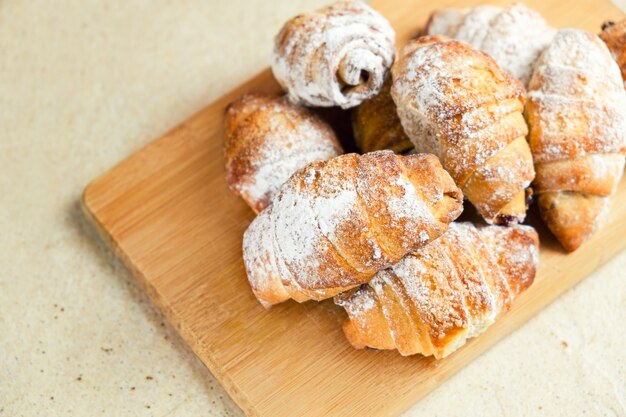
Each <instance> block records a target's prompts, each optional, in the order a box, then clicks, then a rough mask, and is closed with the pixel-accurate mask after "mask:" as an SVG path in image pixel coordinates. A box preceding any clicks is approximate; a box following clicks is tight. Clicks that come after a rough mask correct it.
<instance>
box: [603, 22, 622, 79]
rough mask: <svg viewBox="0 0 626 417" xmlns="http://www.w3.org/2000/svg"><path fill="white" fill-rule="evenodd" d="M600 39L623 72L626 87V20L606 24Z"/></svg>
mask: <svg viewBox="0 0 626 417" xmlns="http://www.w3.org/2000/svg"><path fill="white" fill-rule="evenodd" d="M600 38H601V39H602V40H603V41H604V43H606V46H608V47H609V50H610V51H611V54H612V55H613V58H615V60H616V61H617V65H619V67H620V69H621V70H622V79H623V80H624V87H626V19H624V20H622V21H620V22H617V23H615V22H606V23H605V24H603V25H602V33H600Z"/></svg>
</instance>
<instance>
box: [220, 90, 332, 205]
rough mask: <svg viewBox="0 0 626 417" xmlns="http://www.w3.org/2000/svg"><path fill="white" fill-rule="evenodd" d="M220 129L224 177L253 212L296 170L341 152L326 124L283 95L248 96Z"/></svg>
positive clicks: (231, 110)
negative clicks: (222, 140)
mask: <svg viewBox="0 0 626 417" xmlns="http://www.w3.org/2000/svg"><path fill="white" fill-rule="evenodd" d="M224 125H225V137H224V156H225V160H226V179H227V180H228V184H229V186H230V188H231V189H232V190H233V191H234V192H235V193H236V194H238V195H240V196H241V197H242V198H243V199H244V200H245V201H246V202H247V203H248V205H249V206H250V207H251V208H252V209H253V210H254V211H255V212H256V213H258V212H260V211H261V210H263V209H264V208H265V207H266V206H267V205H268V204H269V203H270V202H271V201H272V198H273V196H274V193H275V192H276V191H277V190H278V188H279V187H280V186H281V185H282V184H283V183H284V182H285V181H287V179H288V178H289V177H290V176H291V175H292V174H293V173H294V172H296V171H297V170H298V169H300V168H302V167H303V166H305V165H306V164H308V163H309V162H313V161H318V160H325V159H330V158H332V157H335V156H337V155H340V154H341V153H343V152H342V149H341V145H340V144H339V141H338V140H337V137H336V136H335V133H334V132H333V130H332V129H331V127H330V126H328V125H327V124H326V123H325V122H324V121H323V120H322V119H320V118H319V117H317V116H316V115H314V114H313V113H311V112H310V111H309V110H307V109H305V108H303V107H299V106H296V105H294V104H291V103H290V102H289V101H288V100H287V98H286V97H284V96H283V97H277V96H272V95H268V94H246V95H244V96H242V97H241V98H239V99H238V100H237V101H235V102H234V103H232V104H231V105H230V106H229V107H228V110H227V112H226V119H225V121H224Z"/></svg>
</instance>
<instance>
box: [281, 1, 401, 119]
mask: <svg viewBox="0 0 626 417" xmlns="http://www.w3.org/2000/svg"><path fill="white" fill-rule="evenodd" d="M394 43H395V32H394V31H393V29H392V27H391V25H390V24H389V22H387V20H386V19H385V18H384V17H382V16H381V15H380V14H379V13H378V12H376V11H374V10H373V9H372V8H370V7H369V6H367V5H366V4H365V3H362V2H360V1H355V0H346V1H339V2H337V3H335V4H333V5H331V6H328V7H326V8H323V9H321V10H318V11H317V12H313V13H306V14H301V15H298V16H296V17H294V18H293V19H291V20H289V21H288V22H287V23H286V24H285V25H284V26H283V28H282V29H281V31H280V32H279V34H278V35H277V36H276V40H275V45H274V53H273V55H272V71H273V73H274V77H276V80H277V81H278V82H279V84H280V85H281V86H282V87H283V88H284V89H285V90H286V91H287V93H288V95H289V98H290V99H291V100H292V101H293V102H294V103H298V104H304V105H309V106H320V107H330V106H340V107H342V108H344V109H345V108H350V107H354V106H356V105H358V104H359V103H361V102H362V101H363V100H365V99H367V98H370V97H372V96H374V95H375V94H377V93H378V92H379V91H380V88H381V87H382V85H383V82H384V80H385V78H386V76H387V73H388V71H389V68H390V67H391V64H392V63H393V58H394V51H395V49H394V48H395V45H394Z"/></svg>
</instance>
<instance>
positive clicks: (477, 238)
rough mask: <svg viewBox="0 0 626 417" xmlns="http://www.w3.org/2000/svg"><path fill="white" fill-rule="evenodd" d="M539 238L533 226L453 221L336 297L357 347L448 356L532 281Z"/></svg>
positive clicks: (351, 339)
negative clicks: (434, 237) (423, 243)
mask: <svg viewBox="0 0 626 417" xmlns="http://www.w3.org/2000/svg"><path fill="white" fill-rule="evenodd" d="M538 255H539V252H538V237H537V232H535V230H534V229H533V228H532V227H528V226H519V225H516V226H512V227H501V226H486V227H482V228H476V227H475V226H474V225H472V224H471V223H452V224H450V227H449V229H448V231H447V232H446V233H445V234H444V235H443V236H441V237H440V238H439V239H437V240H435V241H434V242H432V243H430V244H429V245H427V246H424V247H423V248H421V249H419V250H417V251H415V252H412V253H410V254H409V255H407V256H406V257H405V258H404V259H402V260H401V261H400V262H398V263H397V264H396V265H394V266H393V267H391V268H388V269H385V270H383V271H380V272H379V273H378V274H376V276H375V277H374V278H373V279H372V280H371V281H370V282H369V283H368V284H365V285H362V286H361V287H360V288H358V289H356V290H351V291H348V292H346V293H343V294H340V295H338V296H337V297H335V302H336V303H337V304H339V305H340V306H342V307H343V308H345V309H346V312H347V313H348V317H349V318H348V320H347V321H346V322H345V323H344V325H343V330H344V333H345V335H346V337H347V338H348V340H349V341H350V343H351V344H352V345H353V346H354V347H355V348H357V349H363V348H364V347H371V348H376V349H397V350H398V351H399V352H400V354H402V355H414V354H417V353H420V354H422V355H425V356H429V355H434V356H435V358H437V359H439V358H443V357H445V356H447V355H449V354H450V353H452V352H454V351H455V350H456V349H458V348H459V347H460V346H462V345H463V344H465V342H466V341H467V339H469V338H471V337H476V336H478V335H479V334H481V333H482V332H484V331H485V330H486V329H487V328H488V327H489V326H490V325H491V324H492V323H493V322H494V321H495V320H496V318H497V317H498V316H499V315H501V314H502V313H503V312H505V311H507V310H508V309H509V307H510V306H511V302H512V301H513V299H514V298H515V297H516V296H517V295H518V294H519V293H521V292H522V291H524V290H525V289H526V288H528V287H529V286H530V285H531V284H532V283H533V280H534V278H535V273H536V270H537V264H538Z"/></svg>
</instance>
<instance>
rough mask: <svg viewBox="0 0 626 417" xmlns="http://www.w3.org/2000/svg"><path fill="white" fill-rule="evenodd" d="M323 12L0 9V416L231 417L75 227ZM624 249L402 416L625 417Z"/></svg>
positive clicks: (283, 8) (59, 6)
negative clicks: (131, 162)
mask: <svg viewBox="0 0 626 417" xmlns="http://www.w3.org/2000/svg"><path fill="white" fill-rule="evenodd" d="M322 3H324V1H321V0H301V1H293V0H292V1H287V0H280V1H276V2H272V7H268V3H265V2H254V3H253V2H246V1H243V0H231V1H229V2H216V1H213V2H202V1H195V0H183V1H178V2H171V1H165V0H154V1H151V2H147V1H143V0H128V1H125V2H117V3H116V4H115V5H113V4H112V3H111V4H109V2H97V1H88V2H83V1H78V0H62V1H59V2H51V1H48V2H45V1H41V2H24V1H22V2H20V1H16V0H6V1H2V2H0V126H1V127H2V133H0V416H10V417H14V416H15V417H17V416H40V415H46V416H67V415H76V416H87V415H90V416H93V415H120V416H121V415H124V416H127V415H128V416H143V415H145V416H148V415H150V416H152V415H156V416H182V415H194V416H241V415H242V413H241V411H240V410H239V409H238V408H237V407H236V406H235V405H234V404H233V402H232V401H231V400H230V399H229V398H228V396H227V395H226V394H225V393H224V391H223V389H222V388H221V387H220V385H219V384H218V383H217V382H216V381H215V379H214V378H213V377H212V376H211V374H210V373H209V372H208V371H207V370H206V369H205V368H204V366H203V365H202V364H201V363H200V362H199V361H198V360H197V359H195V357H194V356H193V354H192V353H191V352H190V351H189V349H187V348H186V346H185V345H184V343H183V342H182V341H181V340H180V339H179V338H178V336H177V335H176V333H175V332H174V331H173V329H172V328H171V327H170V326H169V324H167V323H165V322H164V319H163V317H162V316H161V314H160V313H159V312H158V311H157V310H156V309H155V307H154V306H153V305H152V304H151V303H150V301H149V300H148V299H147V297H146V296H145V295H144V294H143V293H142V292H141V290H140V289H139V288H138V287H137V286H136V285H135V283H134V281H133V279H132V277H131V276H130V274H129V273H128V272H127V271H126V270H125V269H124V268H123V267H122V266H121V265H120V263H119V262H118V261H117V260H116V259H115V258H114V256H113V255H112V254H111V252H110V251H109V250H108V249H107V248H106V247H105V246H104V245H103V244H102V243H101V242H100V241H99V240H98V238H97V237H96V235H95V233H94V231H93V230H92V229H91V228H90V227H89V226H88V225H87V224H86V223H85V220H84V219H83V217H82V215H81V213H80V209H79V203H78V202H79V198H80V194H81V191H82V189H83V188H84V186H85V185H86V184H87V183H88V181H89V180H91V179H92V178H94V177H95V176H97V175H99V174H101V173H102V172H104V171H105V170H106V169H108V168H109V167H111V166H112V165H113V164H115V163H116V162H118V161H119V160H121V159H122V158H124V157H125V156H127V155H129V154H130V153H132V152H133V151H135V150H137V149H139V148H140V147H142V146H143V145H145V144H146V143H148V142H149V141H150V140H151V139H153V138H154V137H156V136H158V135H159V134H161V133H163V132H165V131H166V130H167V129H169V128H170V127H172V126H174V125H175V124H176V123H177V122H179V121H181V120H183V119H184V118H185V117H187V116H189V115H191V114H192V113H194V112H195V111H196V110H198V109H200V108H202V107H203V106H204V105H206V104H209V103H210V102H211V101H212V100H213V99H215V98H217V97H218V96H220V94H222V93H224V92H226V91H227V90H229V89H231V88H232V87H234V86H236V85H237V84H239V83H240V82H242V81H243V80H244V79H246V78H248V77H249V76H252V75H253V74H254V73H256V72H257V71H258V70H259V69H260V68H262V67H265V66H267V64H268V62H269V51H270V48H271V39H272V36H273V34H274V33H275V32H276V31H277V30H278V28H279V27H280V25H281V22H282V21H284V20H285V19H286V18H288V17H290V16H292V15H294V14H296V13H297V12H299V11H302V10H311V9H314V8H316V7H318V6H319V5H321V4H322ZM625 270H626V253H624V254H622V255H621V256H620V257H618V258H616V259H615V260H613V261H612V262H611V263H609V264H607V265H606V266H604V267H603V268H601V269H600V270H599V271H598V272H597V273H595V274H594V275H593V276H592V277H589V278H588V279H587V280H585V281H584V282H583V283H582V284H580V285H579V286H578V287H576V288H575V289H574V290H572V291H569V292H568V293H567V294H566V295H565V296H563V297H562V298H561V299H559V300H558V301H557V302H555V303H554V304H552V305H551V306H550V307H549V308H547V309H546V310H545V311H544V312H542V313H541V314H540V315H538V316H537V317H536V318H535V319H534V320H532V321H531V322H529V323H528V324H527V325H525V326H524V327H523V328H522V329H520V330H519V331H518V332H516V333H515V334H513V335H512V336H511V337H509V338H507V339H506V340H504V341H503V342H502V343H500V344H499V345H497V346H496V347H495V348H494V349H492V350H491V351H490V352H488V353H487V354H485V355H483V356H482V357H481V358H479V359H478V360H476V361H475V362H474V363H473V364H471V365H470V366H468V367H467V368H465V369H464V370H463V371H462V372H460V373H459V374H457V375H456V376H455V377H454V378H452V379H451V380H450V381H449V382H447V383H446V384H444V385H442V386H441V387H440V388H439V389H438V390H437V391H435V392H433V393H432V394H431V395H430V396H428V397H427V398H425V399H424V400H423V401H421V402H420V403H418V404H416V405H415V406H414V407H413V408H412V409H411V410H409V411H408V412H407V413H406V415H405V417H408V416H485V415H494V416H495V415H498V416H501V415H508V416H521V415H538V416H539V415H545V416H560V415H563V416H584V415H593V416H624V415H626V361H625V360H624V351H626V325H625V323H626V285H625V283H624V278H625V277H624V275H625V273H624V271H625Z"/></svg>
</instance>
